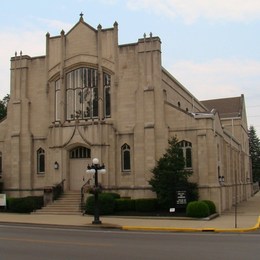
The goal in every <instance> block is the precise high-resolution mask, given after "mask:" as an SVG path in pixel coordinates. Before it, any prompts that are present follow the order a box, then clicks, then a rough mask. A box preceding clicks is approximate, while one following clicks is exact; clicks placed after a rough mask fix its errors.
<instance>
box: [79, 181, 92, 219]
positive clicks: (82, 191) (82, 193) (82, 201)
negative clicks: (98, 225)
mask: <svg viewBox="0 0 260 260" xmlns="http://www.w3.org/2000/svg"><path fill="white" fill-rule="evenodd" d="M90 180H91V178H89V179H88V180H87V181H86V182H85V183H84V184H83V186H82V187H81V189H80V192H81V201H80V206H81V211H82V214H83V215H84V213H85V209H84V208H85V205H84V193H86V192H87V189H89V187H90Z"/></svg>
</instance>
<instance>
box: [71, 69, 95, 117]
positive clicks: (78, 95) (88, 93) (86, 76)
mask: <svg viewBox="0 0 260 260" xmlns="http://www.w3.org/2000/svg"><path fill="white" fill-rule="evenodd" d="M66 114H67V120H75V119H88V118H93V117H98V73H97V70H96V69H93V68H79V69H76V70H73V71H71V72H69V73H67V75H66Z"/></svg>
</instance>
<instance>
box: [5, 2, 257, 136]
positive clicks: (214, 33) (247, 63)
mask: <svg viewBox="0 0 260 260" xmlns="http://www.w3.org/2000/svg"><path fill="white" fill-rule="evenodd" d="M0 4H1V5H0V6H1V14H0V82H1V85H0V99H2V98H3V97H4V96H5V95H6V94H8V93H10V58H11V57H13V56H14V55H15V52H17V53H18V55H19V54H20V51H22V54H23V55H29V56H31V57H34V56H41V55H45V39H46V38H45V36H46V33H47V32H49V33H50V35H51V36H56V35H60V32H61V30H64V31H65V33H66V32H68V31H69V30H70V29H71V28H72V27H73V26H74V25H75V24H76V23H77V22H78V20H79V18H80V16H79V14H80V13H81V12H82V13H83V14H84V17H83V18H84V21H85V22H86V23H88V24H89V25H91V26H92V27H94V28H97V26H98V25H99V24H101V25H102V28H111V27H113V24H114V22H115V21H117V22H118V25H119V44H127V43H134V42H137V41H138V39H139V38H142V37H143V35H144V33H145V34H146V35H149V34H150V33H152V34H153V36H158V37H160V39H161V42H162V46H161V48H162V65H163V67H164V68H165V69H167V70H168V71H169V72H170V73H171V74H172V75H173V76H174V77H175V78H176V79H177V80H178V81H179V82H180V83H181V84H182V85H183V86H184V87H185V88H187V89H188V90H189V92H191V93H192V94H193V95H194V96H195V97H196V98H197V99H198V100H207V99H218V98H226V97H237V96H240V95H241V94H243V95H244V97H245V103H246V110H247V117H248V126H251V125H252V126H254V127H255V129H256V131H257V135H258V136H260V1H259V0H247V1H244V0H44V1H35V0H23V1H21V0H9V1H6V0H0Z"/></svg>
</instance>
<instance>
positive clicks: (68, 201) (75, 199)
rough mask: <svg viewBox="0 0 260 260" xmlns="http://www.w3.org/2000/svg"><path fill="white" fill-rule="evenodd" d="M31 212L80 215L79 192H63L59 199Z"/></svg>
mask: <svg viewBox="0 0 260 260" xmlns="http://www.w3.org/2000/svg"><path fill="white" fill-rule="evenodd" d="M33 214H45V215H47V214H48V215H81V214H82V209H81V194H80V192H75V191H73V192H72V191H68V192H65V193H64V194H63V195H62V196H61V197H60V198H59V199H57V200H55V201H54V202H52V203H51V204H48V205H47V206H45V207H43V208H41V209H39V210H36V211H35V212H33Z"/></svg>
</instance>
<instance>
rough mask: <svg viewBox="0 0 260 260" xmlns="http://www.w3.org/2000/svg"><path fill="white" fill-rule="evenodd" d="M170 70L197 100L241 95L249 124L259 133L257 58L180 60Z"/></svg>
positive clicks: (259, 96)
mask: <svg viewBox="0 0 260 260" xmlns="http://www.w3.org/2000/svg"><path fill="white" fill-rule="evenodd" d="M169 71H170V73H171V74H172V75H173V76H174V77H175V78H176V79H177V80H178V81H179V82H181V83H182V85H184V86H185V88H187V89H188V90H189V91H190V92H191V93H192V94H193V95H194V96H195V97H196V98H197V99H199V100H207V99H217V98H225V97H235V96H240V95H241V94H244V96H245V103H246V107H247V116H248V125H253V126H255V128H256V130H257V132H258V133H259V134H260V113H259V106H260V103H259V102H260V101H259V100H260V93H259V87H260V86H259V82H260V74H259V71H260V61H254V60H244V61H242V60H224V59H217V60H212V61H208V62H204V63H196V62H194V61H179V62H176V63H174V64H172V66H170V69H169Z"/></svg>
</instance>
